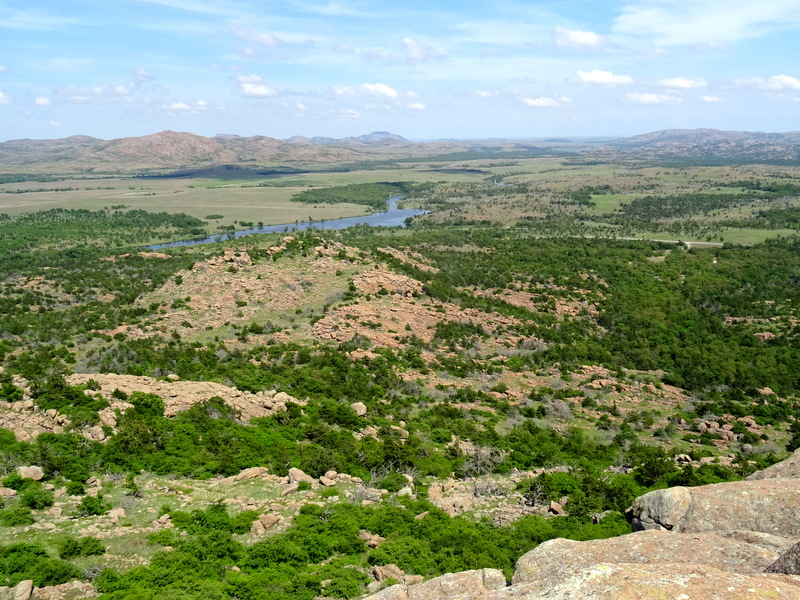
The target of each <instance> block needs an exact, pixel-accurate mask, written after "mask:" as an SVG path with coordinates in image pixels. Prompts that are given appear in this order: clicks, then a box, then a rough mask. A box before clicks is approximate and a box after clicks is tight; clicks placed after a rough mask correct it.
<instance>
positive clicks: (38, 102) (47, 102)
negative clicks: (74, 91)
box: [34, 96, 53, 106]
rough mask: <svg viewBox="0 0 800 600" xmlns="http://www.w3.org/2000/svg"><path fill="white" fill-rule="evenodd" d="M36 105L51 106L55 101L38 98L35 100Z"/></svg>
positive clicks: (44, 97) (42, 97)
mask: <svg viewBox="0 0 800 600" xmlns="http://www.w3.org/2000/svg"><path fill="white" fill-rule="evenodd" d="M34 103H35V104H36V106H50V105H51V104H53V101H52V100H50V98H48V97H47V96H38V97H37V98H36V99H35V100H34Z"/></svg>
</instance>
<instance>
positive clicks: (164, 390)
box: [67, 373, 304, 421]
mask: <svg viewBox="0 0 800 600" xmlns="http://www.w3.org/2000/svg"><path fill="white" fill-rule="evenodd" d="M89 379H94V380H95V381H96V382H97V383H99V384H100V390H99V392H97V393H99V394H100V395H102V396H103V397H104V398H106V399H107V400H108V401H109V402H110V403H111V407H110V408H109V409H106V411H105V412H108V413H109V414H112V415H113V411H114V410H115V409H120V410H122V411H123V412H124V411H125V410H126V409H127V408H128V407H129V406H130V405H129V404H128V403H126V402H121V401H120V400H118V399H116V398H114V397H113V396H112V395H111V394H112V392H113V391H114V390H116V389H119V390H121V391H123V392H125V393H126V394H131V393H133V392H145V393H148V394H156V395H157V396H159V397H161V398H162V399H163V400H164V405H165V410H164V414H165V415H166V416H167V417H172V416H175V415H176V414H177V413H179V412H182V411H184V410H187V409H189V408H191V407H192V406H194V405H195V404H197V403H199V402H205V401H206V400H208V399H209V398H211V397H213V396H219V397H220V398H222V399H223V400H224V401H225V403H226V404H227V405H228V406H232V407H233V408H235V409H236V410H237V411H238V412H239V414H240V415H241V417H242V419H243V420H245V421H249V420H251V419H254V418H257V417H267V416H270V415H272V414H275V412H277V411H281V410H286V402H294V403H296V404H304V402H303V401H300V400H297V399H295V398H293V397H292V396H289V395H288V394H286V393H285V392H277V393H275V392H274V391H273V392H270V391H266V392H258V393H255V394H254V393H251V392H244V391H241V390H237V389H236V388H232V387H229V386H226V385H222V384H220V383H214V382H212V381H160V380H158V379H153V378H152V377H139V376H136V375H114V374H97V373H95V374H90V375H86V374H80V373H75V374H73V375H70V376H69V377H68V378H67V381H68V382H69V383H70V385H80V384H85V383H86V382H87V381H88V380H89Z"/></svg>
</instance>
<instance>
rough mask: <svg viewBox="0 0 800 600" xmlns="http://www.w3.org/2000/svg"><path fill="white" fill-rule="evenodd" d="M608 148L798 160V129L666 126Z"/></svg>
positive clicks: (657, 154)
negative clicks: (776, 131)
mask: <svg viewBox="0 0 800 600" xmlns="http://www.w3.org/2000/svg"><path fill="white" fill-rule="evenodd" d="M609 148H611V149H613V150H616V151H620V152H625V153H632V152H636V153H639V154H641V155H642V156H645V157H648V156H653V157H685V158H714V159H731V160H737V159H738V160H748V161H749V160H765V161H789V162H795V161H798V160H800V131H791V132H788V133H761V132H750V131H719V130H717V129H666V130H663V131H654V132H652V133H645V134H643V135H637V136H634V137H631V138H625V139H619V140H615V141H613V142H612V143H610V144H609Z"/></svg>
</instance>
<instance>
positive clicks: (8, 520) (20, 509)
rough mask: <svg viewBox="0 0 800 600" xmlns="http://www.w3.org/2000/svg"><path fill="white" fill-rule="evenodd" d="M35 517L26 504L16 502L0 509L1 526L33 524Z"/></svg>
mask: <svg viewBox="0 0 800 600" xmlns="http://www.w3.org/2000/svg"><path fill="white" fill-rule="evenodd" d="M34 522H35V519H34V518H33V515H32V514H31V509H30V508H28V507H27V506H21V505H20V504H16V505H14V506H11V507H9V508H3V509H0V525H2V526H3V527H17V526H24V525H33V523H34Z"/></svg>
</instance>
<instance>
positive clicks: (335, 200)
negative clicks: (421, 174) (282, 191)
mask: <svg viewBox="0 0 800 600" xmlns="http://www.w3.org/2000/svg"><path fill="white" fill-rule="evenodd" d="M407 190H408V185H407V184H405V183H352V184H350V185H343V186H337V187H332V188H313V189H310V190H306V191H304V192H301V193H299V194H297V195H296V196H295V197H294V198H292V200H293V201H294V202H305V203H306V204H318V203H319V204H339V203H342V202H349V203H351V204H364V205H366V206H369V207H370V208H372V209H373V210H385V209H386V206H387V205H386V200H387V199H388V198H390V197H391V196H396V195H398V194H402V193H404V192H406V191H407Z"/></svg>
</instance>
